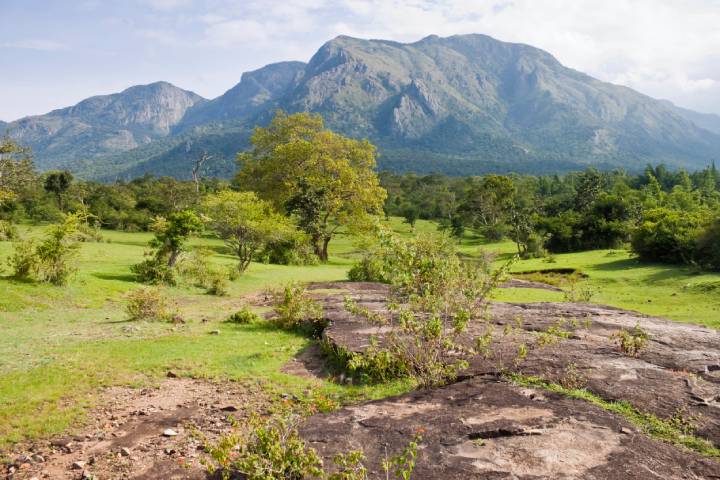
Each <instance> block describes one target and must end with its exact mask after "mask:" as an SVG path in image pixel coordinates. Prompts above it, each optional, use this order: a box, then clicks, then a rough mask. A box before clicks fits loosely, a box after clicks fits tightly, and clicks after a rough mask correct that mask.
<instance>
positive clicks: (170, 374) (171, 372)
mask: <svg viewBox="0 0 720 480" xmlns="http://www.w3.org/2000/svg"><path fill="white" fill-rule="evenodd" d="M167 377H168V378H177V373H175V372H173V371H172V370H170V371H169V372H167Z"/></svg>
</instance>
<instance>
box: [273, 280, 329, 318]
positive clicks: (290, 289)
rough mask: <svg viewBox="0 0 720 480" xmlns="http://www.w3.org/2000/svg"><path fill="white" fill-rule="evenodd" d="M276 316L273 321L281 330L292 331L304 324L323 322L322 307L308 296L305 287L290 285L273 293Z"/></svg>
mask: <svg viewBox="0 0 720 480" xmlns="http://www.w3.org/2000/svg"><path fill="white" fill-rule="evenodd" d="M272 296H273V299H274V304H275V315H274V316H273V317H272V319H271V321H272V323H273V324H275V325H276V326H278V327H280V328H285V329H291V328H296V327H298V326H300V325H301V324H302V323H304V322H308V323H310V324H315V323H317V322H319V321H320V320H322V316H323V311H322V306H321V305H320V304H318V303H317V302H316V301H315V300H313V299H312V298H310V297H309V296H308V295H307V292H306V290H305V287H303V286H302V285H297V284H292V283H291V284H288V285H286V286H285V287H284V288H282V289H281V290H276V291H274V292H272Z"/></svg>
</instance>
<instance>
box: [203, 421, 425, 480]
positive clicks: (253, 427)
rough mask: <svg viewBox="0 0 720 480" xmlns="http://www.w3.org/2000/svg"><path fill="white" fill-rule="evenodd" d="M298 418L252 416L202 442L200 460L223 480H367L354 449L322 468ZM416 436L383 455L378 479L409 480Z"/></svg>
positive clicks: (359, 452)
mask: <svg viewBox="0 0 720 480" xmlns="http://www.w3.org/2000/svg"><path fill="white" fill-rule="evenodd" d="M298 423H299V418H298V417H297V416H296V415H284V416H274V417H270V418H268V419H261V418H260V417H258V416H256V415H255V416H252V417H250V419H249V420H248V422H247V424H245V425H242V426H240V427H238V428H236V431H235V432H234V433H231V434H229V435H225V436H223V437H221V438H220V439H219V440H218V441H217V442H215V443H214V444H210V443H208V444H206V445H205V451H206V452H207V457H205V458H203V459H202V462H203V464H204V465H205V466H206V467H207V469H208V472H209V473H210V474H211V475H214V474H219V477H220V478H222V479H223V480H229V479H232V478H244V479H247V480H304V479H311V478H312V479H317V480H369V477H368V472H367V468H365V466H364V465H363V462H364V461H365V455H364V454H363V452H362V451H358V450H353V451H350V452H346V453H344V452H341V453H338V454H337V455H335V457H333V464H334V468H333V472H328V471H327V470H326V469H325V468H324V465H323V462H322V460H321V459H320V456H319V455H318V454H317V452H316V451H315V449H313V448H312V447H308V446H307V445H305V442H304V441H303V440H302V438H300V434H299V433H298ZM420 440H421V439H420V437H415V438H414V439H413V440H412V441H411V442H410V443H409V444H408V445H407V446H406V447H405V448H404V449H403V450H402V451H401V452H400V453H399V454H398V455H394V456H391V457H389V458H388V457H386V459H385V461H384V462H383V469H384V470H385V473H386V475H385V476H384V478H387V479H388V480H389V479H393V480H410V478H411V476H412V472H413V470H414V469H415V459H416V458H417V451H418V442H420Z"/></svg>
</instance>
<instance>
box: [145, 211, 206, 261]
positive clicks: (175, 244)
mask: <svg viewBox="0 0 720 480" xmlns="http://www.w3.org/2000/svg"><path fill="white" fill-rule="evenodd" d="M202 229H203V224H202V221H201V220H200V219H199V218H198V216H197V215H195V213H193V212H191V211H189V210H183V211H182V212H176V213H171V214H170V215H168V217H167V218H166V219H165V218H162V217H159V218H158V219H157V221H156V222H155V225H153V231H154V232H155V238H154V239H152V240H151V241H150V246H151V247H153V248H155V249H156V250H157V252H158V254H159V255H160V256H161V257H163V258H167V265H168V267H172V266H173V265H175V262H177V259H178V257H179V256H180V253H182V251H183V249H184V246H185V242H186V241H187V240H188V238H190V236H191V235H193V234H196V233H200V232H201V231H202Z"/></svg>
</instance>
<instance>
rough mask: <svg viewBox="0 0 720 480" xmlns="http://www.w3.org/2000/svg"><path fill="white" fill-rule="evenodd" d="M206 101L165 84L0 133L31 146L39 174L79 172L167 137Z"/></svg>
mask: <svg viewBox="0 0 720 480" xmlns="http://www.w3.org/2000/svg"><path fill="white" fill-rule="evenodd" d="M203 102H206V100H205V99H203V98H202V97H200V96H199V95H197V94H195V93H193V92H189V91H187V90H182V89H180V88H178V87H176V86H174V85H171V84H169V83H167V82H156V83H151V84H149V85H138V86H134V87H130V88H128V89H126V90H124V91H122V92H120V93H115V94H111V95H99V96H95V97H90V98H88V99H86V100H83V101H81V102H80V103H78V104H77V105H74V106H72V107H67V108H63V109H59V110H54V111H52V112H50V113H48V114H46V115H36V116H31V117H25V118H21V119H20V120H17V121H15V122H11V123H8V124H6V125H5V126H4V130H5V131H6V132H7V133H8V134H9V135H10V136H11V137H12V138H14V139H16V140H17V141H18V142H20V143H22V144H25V145H30V146H31V147H32V149H33V152H34V155H35V161H36V164H37V165H38V167H39V168H41V169H43V170H47V169H52V168H70V169H78V166H79V165H80V164H81V163H86V164H88V163H89V164H92V163H93V162H94V161H96V160H97V161H98V162H99V163H102V161H100V160H98V159H100V158H103V157H104V156H107V155H109V154H113V153H116V152H124V151H128V150H132V149H134V148H137V147H138V146H140V145H145V144H148V143H150V142H152V141H153V140H157V139H160V138H163V137H166V136H168V135H169V134H170V133H171V130H172V128H173V127H174V126H175V125H177V124H178V123H179V122H180V121H181V120H182V118H183V117H184V116H185V113H186V112H187V110H188V109H189V108H190V107H192V106H194V105H197V104H200V103H203Z"/></svg>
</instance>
